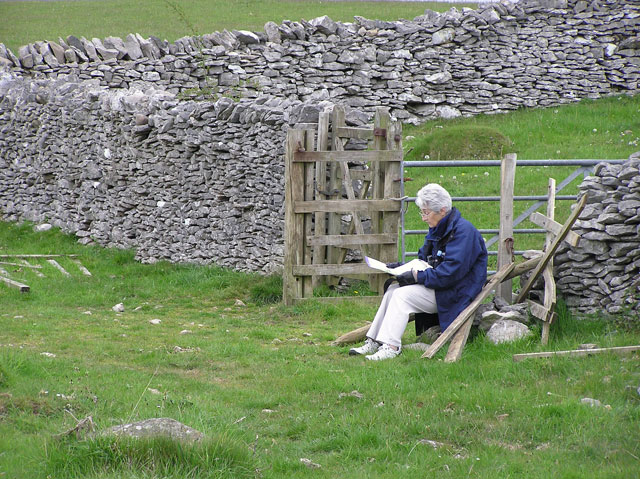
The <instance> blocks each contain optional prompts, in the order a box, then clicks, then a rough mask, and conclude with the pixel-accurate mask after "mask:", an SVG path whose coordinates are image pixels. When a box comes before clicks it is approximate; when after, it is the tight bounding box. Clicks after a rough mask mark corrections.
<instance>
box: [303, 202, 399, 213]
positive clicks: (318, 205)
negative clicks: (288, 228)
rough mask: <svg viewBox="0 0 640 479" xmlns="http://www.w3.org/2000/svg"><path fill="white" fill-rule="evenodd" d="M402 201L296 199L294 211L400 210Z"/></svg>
mask: <svg viewBox="0 0 640 479" xmlns="http://www.w3.org/2000/svg"><path fill="white" fill-rule="evenodd" d="M400 205H401V202H400V201H399V199H397V200H395V199H393V200H353V201H352V200H317V201H294V202H293V212H294V213H315V212H317V211H325V212H327V213H350V212H352V211H357V212H359V213H369V214H371V212H373V211H400Z"/></svg>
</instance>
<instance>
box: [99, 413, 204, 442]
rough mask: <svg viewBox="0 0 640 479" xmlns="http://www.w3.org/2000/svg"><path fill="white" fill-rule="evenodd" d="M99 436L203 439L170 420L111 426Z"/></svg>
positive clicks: (181, 439) (200, 434)
mask: <svg viewBox="0 0 640 479" xmlns="http://www.w3.org/2000/svg"><path fill="white" fill-rule="evenodd" d="M99 435H100V436H118V437H122V436H125V437H134V438H155V437H166V438H169V439H175V440H177V441H181V442H193V441H199V440H200V439H202V438H203V437H204V434H202V433H201V432H200V431H197V430H196V429H193V428H191V427H189V426H187V425H185V424H182V423H181V422H179V421H176V420H175V419H171V418H166V417H165V418H153V419H145V420H143V421H138V422H134V423H130V424H122V425H119V426H112V427H110V428H108V429H105V430H104V431H101V432H100V434H99Z"/></svg>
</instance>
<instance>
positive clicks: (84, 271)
mask: <svg viewBox="0 0 640 479" xmlns="http://www.w3.org/2000/svg"><path fill="white" fill-rule="evenodd" d="M71 261H72V262H73V263H75V264H76V266H78V269H79V270H80V271H82V274H84V275H85V276H91V271H89V270H88V269H87V268H85V267H84V265H83V264H82V263H81V262H80V261H79V260H77V259H72V260H71Z"/></svg>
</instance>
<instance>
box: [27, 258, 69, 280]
mask: <svg viewBox="0 0 640 479" xmlns="http://www.w3.org/2000/svg"><path fill="white" fill-rule="evenodd" d="M71 261H77V260H74V259H73V258H71ZM20 262H21V263H22V264H24V265H25V266H27V267H32V266H33V265H32V264H31V263H29V262H28V261H27V260H26V259H20ZM33 267H34V268H35V267H36V266H33ZM37 268H42V266H40V265H38V266H37ZM33 272H34V273H35V274H36V276H37V277H38V278H44V277H45V276H44V274H42V273H41V272H40V271H39V270H38V269H34V270H33Z"/></svg>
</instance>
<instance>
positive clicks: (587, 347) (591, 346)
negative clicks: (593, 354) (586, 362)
mask: <svg viewBox="0 0 640 479" xmlns="http://www.w3.org/2000/svg"><path fill="white" fill-rule="evenodd" d="M597 347H598V345H597V344H593V343H585V344H581V345H580V346H578V348H579V349H596V348H597Z"/></svg>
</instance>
